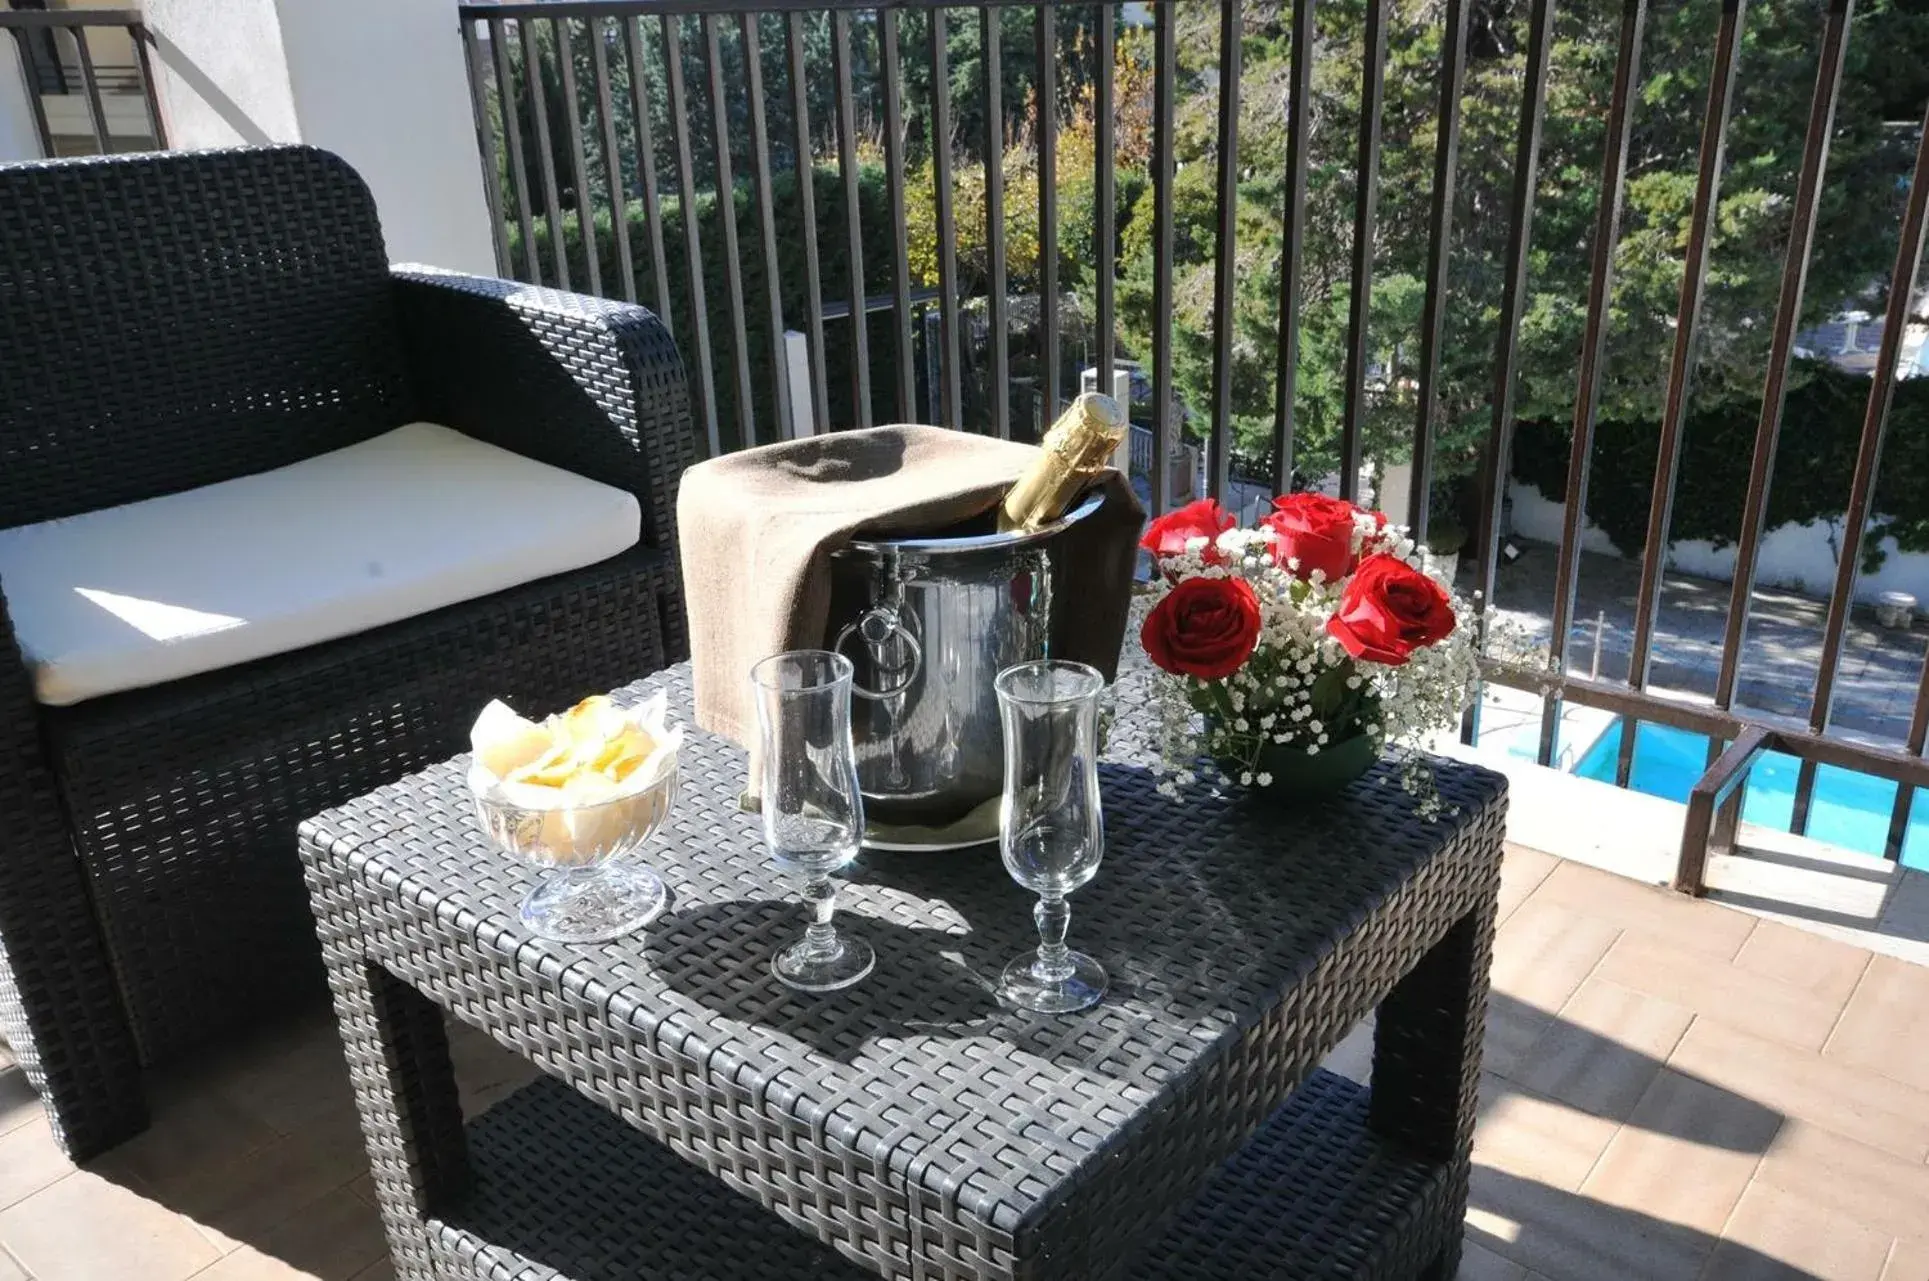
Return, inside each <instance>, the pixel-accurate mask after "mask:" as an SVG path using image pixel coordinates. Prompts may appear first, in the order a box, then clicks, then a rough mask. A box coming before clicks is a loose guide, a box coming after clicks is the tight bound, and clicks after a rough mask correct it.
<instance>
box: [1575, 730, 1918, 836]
mask: <svg viewBox="0 0 1929 1281" xmlns="http://www.w3.org/2000/svg"><path fill="white" fill-rule="evenodd" d="M1625 724H1626V722H1624V721H1616V722H1615V723H1614V724H1613V725H1611V726H1609V727H1608V730H1607V732H1606V733H1604V734H1602V735H1601V737H1600V738H1598V739H1596V740H1595V742H1594V745H1593V746H1592V747H1590V748H1588V749H1587V753H1586V754H1585V755H1584V756H1582V757H1581V759H1580V760H1579V761H1578V762H1577V763H1576V764H1575V766H1574V772H1575V773H1576V774H1579V775H1581V776H1582V777H1584V778H1593V779H1599V780H1601V781H1602V782H1606V783H1612V782H1613V781H1614V764H1615V758H1616V757H1618V756H1619V755H1620V753H1621V735H1622V733H1623V727H1624V726H1625ZM1707 765H1708V739H1707V737H1706V736H1705V735H1702V734H1696V733H1694V732H1693V731H1691V730H1685V729H1674V728H1672V727H1670V726H1667V725H1653V724H1649V723H1648V722H1646V721H1643V722H1641V727H1640V729H1639V730H1638V731H1636V733H1635V737H1634V770H1633V772H1632V773H1631V774H1630V775H1629V777H1628V784H1629V786H1631V787H1633V788H1634V790H1635V791H1637V792H1646V793H1647V794H1648V795H1649V796H1661V797H1665V798H1667V799H1668V800H1671V801H1686V800H1687V799H1688V792H1689V791H1690V790H1691V789H1692V788H1693V787H1694V785H1695V781H1696V780H1697V779H1699V778H1700V777H1701V776H1702V774H1703V772H1704V771H1705V770H1706V769H1707ZM1800 769H1801V762H1800V761H1799V760H1797V759H1796V758H1795V757H1793V756H1789V755H1787V754H1786V753H1783V752H1763V753H1762V754H1761V756H1759V757H1757V758H1756V761H1755V768H1754V769H1753V770H1751V771H1750V772H1749V775H1748V791H1747V794H1746V795H1745V796H1744V797H1743V799H1742V805H1741V816H1742V817H1743V818H1744V819H1746V820H1747V821H1748V822H1750V823H1759V824H1761V825H1762V826H1763V827H1772V828H1775V829H1777V830H1779V831H1783V832H1786V831H1787V830H1788V827H1789V823H1790V822H1791V821H1792V820H1793V818H1794V815H1795V778H1796V774H1797V771H1799V770H1800ZM1895 799H1896V785H1895V784H1894V783H1892V782H1890V781H1888V780H1887V779H1881V778H1871V777H1870V776H1869V775H1867V774H1858V773H1856V772H1855V771H1853V770H1845V769H1841V768H1839V767H1837V766H1834V765H1822V766H1818V767H1817V768H1816V771H1815V796H1814V798H1813V799H1812V800H1811V801H1810V802H1809V807H1808V834H1809V835H1810V836H1812V837H1814V838H1815V839H1816V840H1818V841H1827V842H1829V843H1830V844H1831V845H1840V846H1842V847H1843V848H1845V849H1851V850H1860V851H1861V852H1862V853H1864V854H1875V855H1880V854H1881V853H1882V848H1883V846H1884V845H1885V844H1886V843H1887V841H1888V839H1889V814H1890V812H1891V811H1892V810H1893V809H1894V807H1895ZM1902 862H1903V865H1904V866H1906V867H1920V868H1925V869H1929V799H1926V798H1925V797H1924V796H1923V794H1922V789H1920V788H1918V789H1917V790H1916V796H1915V800H1914V801H1913V802H1912V803H1911V805H1910V808H1909V829H1908V832H1907V833H1906V834H1905V836H1904V837H1903V841H1902Z"/></svg>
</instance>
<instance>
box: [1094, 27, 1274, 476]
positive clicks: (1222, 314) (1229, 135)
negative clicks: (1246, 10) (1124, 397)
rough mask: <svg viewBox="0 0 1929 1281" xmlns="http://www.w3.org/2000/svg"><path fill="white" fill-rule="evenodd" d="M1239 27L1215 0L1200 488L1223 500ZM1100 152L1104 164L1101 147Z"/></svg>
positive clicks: (1228, 444) (1228, 442) (1228, 461)
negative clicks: (1214, 183) (1215, 223)
mask: <svg viewBox="0 0 1929 1281" xmlns="http://www.w3.org/2000/svg"><path fill="white" fill-rule="evenodd" d="M1109 9H1110V6H1109V5H1108V6H1107V10H1108V11H1109ZM1243 30H1244V23H1243V21H1242V20H1241V15H1240V8H1239V0H1219V139H1218V147H1219V172H1218V187H1219V235H1218V237H1217V243H1216V245H1215V246H1214V248H1213V265H1212V273H1213V278H1212V285H1213V288H1212V421H1211V423H1210V424H1209V430H1210V431H1211V433H1212V435H1211V443H1210V444H1209V445H1208V446H1207V454H1208V456H1209V458H1210V461H1211V464H1212V470H1210V471H1209V472H1207V473H1206V492H1207V493H1208V494H1209V495H1211V497H1212V498H1213V500H1214V501H1216V502H1223V501H1225V497H1226V492H1227V490H1228V488H1229V487H1230V486H1231V484H1232V340H1233V327H1234V312H1233V305H1234V302H1235V300H1236V293H1235V289H1236V286H1237V285H1238V283H1239V281H1238V275H1239V258H1238V245H1237V244H1236V243H1235V236H1236V235H1237V233H1238V228H1239V66H1240V56H1239V55H1240V38H1241V35H1242V34H1243ZM1100 155H1101V157H1104V159H1105V160H1106V162H1107V163H1109V159H1110V158H1109V157H1105V155H1104V152H1102V151H1101V152H1100ZM1108 243H1109V242H1108ZM1155 323H1158V322H1155ZM1108 363H1109V362H1108Z"/></svg>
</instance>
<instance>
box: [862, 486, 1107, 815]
mask: <svg viewBox="0 0 1929 1281" xmlns="http://www.w3.org/2000/svg"><path fill="white" fill-rule="evenodd" d="M1103 501H1104V500H1103V498H1102V496H1100V495H1096V494H1095V495H1092V496H1090V497H1088V498H1086V499H1085V500H1084V501H1083V502H1081V503H1080V504H1079V505H1078V506H1076V507H1074V508H1073V509H1072V510H1071V511H1070V512H1068V513H1067V514H1066V515H1065V516H1064V517H1062V518H1061V519H1059V520H1058V521H1056V522H1055V523H1053V524H1050V525H1047V526H1045V527H1044V528H1043V529H1040V530H1038V531H1036V532H1034V533H1022V532H1016V531H1014V532H1012V533H1005V534H998V533H990V534H979V535H966V536H963V537H954V538H902V539H885V538H879V539H867V540H863V541H859V542H854V543H852V544H851V545H850V546H849V547H848V548H845V549H844V550H842V551H839V552H837V553H836V554H835V555H834V556H832V558H831V612H830V620H831V621H830V632H829V636H828V637H827V640H828V643H829V644H830V647H831V648H833V649H836V650H838V651H840V652H841V653H843V654H844V655H845V656H846V657H848V658H849V659H850V660H851V662H852V664H853V665H854V666H855V668H856V680H855V683H854V688H853V693H854V698H853V699H852V708H851V736H852V738H853V739H854V740H855V742H856V745H857V777H858V782H859V784H860V786H861V787H862V790H863V792H864V812H865V816H866V817H867V818H868V819H870V820H872V821H874V822H880V823H888V824H892V825H894V826H899V825H917V826H921V827H942V826H944V825H946V824H950V823H952V822H954V821H955V820H957V819H959V818H961V817H963V816H964V815H965V814H968V813H970V812H971V811H972V810H973V809H976V808H977V807H978V806H979V805H982V804H983V803H984V802H985V801H988V800H990V799H992V798H993V797H995V796H997V795H998V793H999V791H1000V789H1001V788H1002V787H1003V784H1004V753H1003V735H1002V733H1001V732H1000V730H999V728H998V697H997V695H996V694H995V693H994V692H993V690H992V686H991V682H992V678H993V677H995V676H996V675H997V674H998V673H999V672H1000V671H1001V670H1003V669H1004V668H1006V667H1009V666H1010V665H1012V664H1013V663H1023V662H1028V661H1030V660H1033V659H1038V658H1046V657H1049V656H1050V655H1051V654H1052V653H1054V652H1055V646H1054V644H1053V640H1054V635H1055V631H1054V627H1053V622H1054V610H1053V597H1054V595H1055V594H1057V593H1055V592H1054V588H1053V581H1052V580H1053V568H1054V567H1053V564H1052V549H1053V546H1054V544H1055V543H1056V542H1057V541H1058V540H1059V538H1060V536H1061V535H1062V534H1063V533H1064V532H1065V531H1066V530H1067V529H1069V528H1070V527H1071V526H1072V525H1074V524H1076V523H1077V522H1079V521H1081V520H1084V519H1086V518H1087V517H1088V516H1090V515H1091V514H1092V513H1093V512H1095V511H1097V510H1098V508H1099V505H1100V503H1101V502H1103ZM1062 612H1063V611H1062V610H1061V611H1060V613H1062Z"/></svg>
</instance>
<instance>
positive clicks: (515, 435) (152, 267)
mask: <svg viewBox="0 0 1929 1281" xmlns="http://www.w3.org/2000/svg"><path fill="white" fill-rule="evenodd" d="M385 258H386V255H385V254H384V252H383V250H382V243H381V236H380V231H379V228H378V227H377V226H376V225H375V222H374V215H373V210H372V207H370V206H369V203H368V197H367V192H366V190H365V188H364V187H363V186H362V184H361V182H360V180H359V179H358V178H356V177H355V175H354V174H353V173H352V172H351V171H349V170H348V169H347V168H346V166H344V165H343V164H342V163H341V162H340V161H339V160H336V159H335V158H333V157H330V156H328V155H326V154H325V153H321V152H317V151H314V150H313V149H309V148H265V149H246V150H241V151H234V152H222V153H205V154H169V155H162V156H145V157H117V158H112V159H108V160H88V161H76V162H53V163H50V164H45V165H27V166H18V167H13V168H9V169H5V170H0V297H4V298H6V300H7V302H6V304H5V305H4V306H0V350H4V351H5V352H6V353H7V354H6V358H5V359H4V360H0V472H4V474H5V475H6V477H7V481H8V484H7V485H6V486H5V487H4V493H0V525H5V524H12V523H17V522H21V521H28V520H38V519H43V518H46V517H48V516H53V515H59V514H63V513H67V512H72V511H77V510H82V509H85V508H90V507H99V506H106V505H110V504H112V503H115V502H120V501H126V500H128V499H132V498H138V497H144V496H148V495H151V494H155V493H160V492H164V491H169V490H175V489H180V488H184V487H188V486H192V485H198V484H202V483H206V482H208V481H212V480H218V479H223V478H226V477H229V476H234V475H238V474H242V473H247V472H252V471H257V470H260V469H262V468H266V467H271V466H274V465H277V464H280V463H284V462H289V461H293V460H294V459H297V458H302V457H307V456H310V455H312V454H315V453H319V452H322V451H324V450H327V449H331V448H335V447H337V446H339V445H341V444H343V443H346V442H347V441H349V440H352V439H358V438H361V437H364V436H369V435H373V434H375V433H377V432H380V431H383V430H386V429H387V428H390V427H393V426H395V425H396V424H397V423H399V422H402V421H406V420H407V419H409V418H411V417H415V416H418V415H423V416H425V415H426V414H427V413H428V412H429V410H430V409H433V411H434V412H435V414H436V415H437V416H438V417H439V418H440V420H441V421H443V422H446V423H447V424H448V425H450V426H453V427H456V428H459V429H461V430H464V431H468V432H472V433H473V434H475V435H477V436H478V437H481V438H483V439H489V440H492V441H496V442H498V443H501V444H503V445H505V446H506V447H508V448H512V449H518V450H521V451H524V452H527V453H529V454H530V455H532V456H535V457H538V458H542V459H545V460H547V461H551V462H555V463H558V464H559V465H562V466H565V467H569V468H572V469H573V470H576V471H578V472H580V473H581V474H584V475H588V476H591V477H592V478H594V479H599V480H604V481H606V482H608V483H611V484H615V485H619V486H622V487H624V488H627V489H630V490H632V491H633V492H635V493H636V494H637V495H638V498H639V500H640V501H641V503H642V505H643V510H644V518H645V523H644V528H645V541H644V543H643V544H642V545H641V546H639V547H638V548H636V549H634V550H632V551H630V552H627V553H624V554H623V555H621V556H618V557H615V558H612V559H610V560H607V561H604V562H602V563H601V564H598V565H594V566H590V567H588V568H587V569H583V570H579V571H574V572H572V573H569V574H563V575H558V576H555V577H552V578H548V579H543V580H539V581H537V582H535V583H530V584H526V585H524V586H521V587H517V588H513V589H510V590H508V591H505V592H501V593H498V594H496V595H494V596H490V597H486V598H484V599H482V600H478V601H471V602H468V603H465V604H460V605H456V606H451V607H449V608H447V609H444V610H440V611H437V612H435V613H432V614H428V615H424V616H421V617H419V618H415V619H411V620H408V621H407V622H403V623H399V624H396V625H393V626H390V627H385V628H381V629H378V630H375V631H371V632H368V633H364V634H362V635H360V636H354V637H349V638H346V639H344V640H340V641H336V642H331V643H328V644H325V645H320V646H315V647H312V648H309V649H306V650H301V651H298V652H295V653H292V654H287V655H281V656H278V657H275V658H270V659H265V660H262V661H261V662H257V663H252V664H248V665H245V666H242V667H237V668H233V669H229V670H227V671H222V672H215V673H209V674H207V675H204V676H199V677H194V678H191V679H189V680H185V681H180V682H177V683H173V684H170V685H166V686H161V687H156V688H152V689H146V690H136V691H131V692H129V693H126V694H119V695H113V696H110V697H107V698H102V699H97V700H93V701H90V702H86V703H82V704H79V705H77V706H74V707H68V708H44V707H40V706H38V705H37V704H36V703H35V702H34V701H33V697H32V690H31V684H30V682H29V680H28V676H27V672H26V669H25V666H24V663H23V662H22V660H21V658H20V654H19V650H18V646H17V645H16V643H15V641H14V637H13V633H12V629H11V627H10V626H9V625H7V623H6V622H5V620H4V617H0V667H4V668H5V670H4V672H0V807H3V808H4V810H5V811H6V812H7V814H8V822H9V829H8V830H9V836H8V842H7V850H6V855H7V856H6V857H5V858H4V859H0V1031H3V1032H4V1033H5V1035H6V1037H7V1039H8V1040H9V1042H11V1044H12V1045H13V1047H14V1049H15V1051H16V1052H17V1053H18V1054H19V1056H20V1058H21V1061H22V1063H23V1065H25V1066H26V1068H27V1070H28V1072H29V1075H30V1079H32V1080H33V1082H34V1084H35V1085H36V1087H38V1088H39V1089H40V1090H41V1092H42V1094H43V1097H44V1098H45V1099H46V1100H47V1102H48V1105H49V1111H50V1113H51V1115H52V1117H53V1121H54V1125H55V1128H56V1132H57V1133H58V1134H59V1136H60V1137H61V1139H62V1141H63V1143H64V1144H65V1145H66V1147H67V1148H68V1150H69V1152H70V1154H72V1155H75V1156H77V1157H79V1156H85V1155H89V1154H91V1153H93V1152H96V1151H99V1150H101V1149H102V1148H104V1147H107V1146H110V1145H111V1144H112V1143H114V1142H117V1141H118V1140H120V1139H122V1138H125V1137H127V1135H128V1134H130V1133H132V1132H133V1131H135V1130H137V1129H138V1128H139V1127H140V1125H141V1124H142V1123H143V1119H144V1112H143V1108H142V1103H141V1097H140V1093H139V1082H138V1075H137V1070H136V1063H137V1061H139V1060H146V1061H148V1062H153V1061H157V1060H160V1059H164V1058H167V1057H171V1056H175V1055H178V1054H180V1053H181V1052H183V1051H186V1050H188V1049H190V1048H191V1047H194V1046H196V1045H198V1044H200V1043H202V1042H203V1041H205V1040H206V1039H207V1038H208V1037H209V1036H211V1035H214V1034H216V1033H218V1032H220V1031H223V1030H225V1029H227V1028H229V1027H233V1026H236V1025H239V1024H244V1023H250V1022H254V1021H257V1020H260V1019H262V1018H265V1017H269V1016H273V1015H275V1014H278V1013H280V1012H281V1011H282V1010H283V1009H284V1008H285V1007H286V1006H287V1005H288V1004H289V1003H290V1002H291V1001H297V1000H303V999H307V998H308V997H309V996H310V995H312V994H317V993H319V991H320V990H321V985H320V967H319V965H318V963H317V952H316V948H315V945H314V934H313V923H312V917H311V915H310V913H309V910H308V906H307V902H306V896H305V894H304V893H303V891H302V886H301V878H300V870H299V864H298V861H297V859H296V857H295V826H296V824H297V822H298V821H299V820H300V819H301V818H302V817H303V816H306V815H308V814H312V813H314V812H315V811H317V810H318V809H322V808H324V807H326V806H328V805H331V804H335V803H338V802H340V801H342V800H344V799H346V798H348V797H350V796H354V795H356V794H358V793H361V792H364V791H367V790H368V789H369V788H371V787H374V786H376V785H377V784H379V783H382V782H384V781H387V780H389V779H392V778H395V777H397V776H399V775H401V774H403V773H406V772H407V771H409V770H411V769H416V768H420V767H421V766H423V765H425V764H426V763H428V762H430V761H432V760H435V759H438V758H440V757H443V756H446V755H447V754H448V753H450V752H452V751H454V750H456V749H457V747H459V746H460V744H461V742H462V739H463V735H464V731H465V730H466V729H467V727H468V725H469V723H470V722H471V721H472V720H473V718H474V716H475V713H476V711H477V710H478V709H479V708H480V707H481V706H482V704H483V703H484V702H486V701H487V700H488V699H489V698H491V697H496V696H502V697H507V698H511V699H513V700H515V701H516V703H517V704H518V705H519V706H521V707H524V708H526V709H527V710H530V711H543V710H546V709H549V708H552V707H555V706H557V705H560V704H562V703H565V702H567V701H570V700H573V699H575V698H578V697H581V696H582V695H583V694H586V693H589V692H592V691H595V690H599V689H606V688H609V687H610V686H612V685H615V684H618V683H620V682H622V681H625V680H629V679H633V678H634V677H635V676H637V675H639V674H641V673H644V672H648V671H652V670H655V669H656V668H658V667H661V666H662V665H663V664H664V663H665V662H666V661H668V659H669V658H670V657H671V656H672V655H674V654H676V653H679V652H680V648H681V646H682V645H683V644H684V641H683V639H682V637H683V626H682V613H681V592H680V589H679V585H678V569H677V558H676V554H675V549H674V546H673V545H670V544H667V543H665V542H664V534H663V531H664V530H665V529H666V528H668V527H669V526H670V525H672V524H673V523H674V505H675V485H676V481H677V478H678V476H679V474H680V471H681V468H682V467H683V465H684V464H685V463H686V462H687V461H688V460H689V459H691V458H692V457H694V455H695V449H696V444H695V438H694V436H692V435H691V423H690V413H689V405H688V397H687V395H686V394H685V391H684V383H683V376H682V373H681V366H680V365H679V364H678V362H677V357H676V352H675V350H674V348H673V347H672V346H671V344H670V342H669V339H668V337H667V335H666V334H665V333H664V331H663V329H662V326H661V325H659V324H658V323H657V322H656V320H655V319H654V318H653V317H652V316H650V314H649V313H648V312H646V311H644V310H643V309H641V308H638V307H630V306H625V305H623V304H616V303H607V302H603V301H601V300H581V299H576V298H574V297H573V296H571V295H566V294H558V293H555V292H553V291H547V290H538V289H532V288H529V287H527V286H522V285H514V284H505V283H503V282H496V281H484V280H477V279H475V278H472V277H464V276H452V275H430V274H427V273H422V272H408V273H401V274H398V275H396V276H394V277H391V273H390V271H389V269H388V267H387V265H386V262H385ZM16 300H19V301H20V302H21V305H20V306H18V307H16V306H15V302H16ZM170 300H173V302H174V303H175V304H176V310H175V311H173V312H169V311H168V309H167V307H168V303H169V301H170ZM80 356H84V357H85V362H84V363H85V368H84V369H82V368H80V367H78V366H75V365H74V364H73V359H78V358H79V357H80ZM524 414H528V415H530V418H529V420H528V421H527V422H526V423H524V422H523V421H522V418H521V415H524ZM494 515H496V514H493V513H482V514H479V516H482V517H485V518H486V517H493V516H494ZM237 537H246V531H237ZM3 604H4V601H3V599H0V605H3ZM3 612H4V611H3V610H0V614H3ZM76 853H78V855H79V861H78V862H77V861H76V857H75V855H76ZM137 1045H138V1054H137Z"/></svg>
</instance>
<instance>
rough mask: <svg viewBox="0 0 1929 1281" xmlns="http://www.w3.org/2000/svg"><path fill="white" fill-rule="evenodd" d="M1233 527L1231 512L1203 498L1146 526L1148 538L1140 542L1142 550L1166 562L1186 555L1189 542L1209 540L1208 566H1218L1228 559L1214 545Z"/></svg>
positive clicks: (1206, 558) (1207, 545)
mask: <svg viewBox="0 0 1929 1281" xmlns="http://www.w3.org/2000/svg"><path fill="white" fill-rule="evenodd" d="M1233 524H1234V521H1233V518H1232V514H1231V513H1230V512H1228V511H1226V510H1225V509H1224V508H1223V507H1221V506H1220V505H1219V504H1218V503H1215V502H1214V501H1212V499H1210V498H1201V499H1200V500H1199V501H1198V502H1196V503H1187V504H1186V505H1185V506H1184V507H1181V508H1179V509H1178V510H1177V511H1170V512H1167V513H1166V514H1165V515H1163V516H1161V517H1159V518H1158V519H1157V520H1155V521H1153V522H1152V523H1151V524H1150V525H1148V526H1146V528H1145V537H1143V538H1141V539H1140V540H1139V546H1141V547H1143V548H1145V550H1147V551H1149V552H1151V553H1152V555H1153V556H1155V557H1157V558H1159V559H1161V560H1163V559H1164V558H1166V557H1168V556H1178V555H1181V554H1183V553H1184V552H1185V549H1186V543H1187V542H1188V541H1190V540H1192V539H1194V538H1203V539H1205V540H1206V550H1205V561H1206V564H1208V565H1217V564H1219V563H1221V562H1222V561H1223V560H1224V559H1225V557H1224V556H1222V555H1221V554H1220V552H1219V550H1218V548H1217V547H1216V546H1215V545H1214V544H1215V542H1216V540H1217V539H1218V537H1219V535H1221V534H1223V533H1225V532H1226V531H1227V530H1229V529H1231V528H1232V527H1233Z"/></svg>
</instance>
